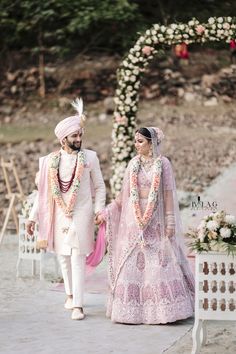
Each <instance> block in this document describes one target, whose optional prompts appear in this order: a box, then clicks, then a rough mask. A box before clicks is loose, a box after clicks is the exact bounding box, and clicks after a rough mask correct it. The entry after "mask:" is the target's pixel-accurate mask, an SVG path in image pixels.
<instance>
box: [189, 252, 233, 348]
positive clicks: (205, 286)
mask: <svg viewBox="0 0 236 354" xmlns="http://www.w3.org/2000/svg"><path fill="white" fill-rule="evenodd" d="M195 264H196V269H195V274H196V279H195V284H196V296H195V323H194V327H193V332H192V338H193V348H192V353H191V354H198V353H200V348H201V345H205V344H206V340H207V324H208V323H210V322H212V321H224V322H225V321H227V323H230V322H228V321H235V322H236V258H235V257H233V256H228V255H227V254H226V253H219V252H208V253H207V252H204V253H201V254H196V259H195Z"/></svg>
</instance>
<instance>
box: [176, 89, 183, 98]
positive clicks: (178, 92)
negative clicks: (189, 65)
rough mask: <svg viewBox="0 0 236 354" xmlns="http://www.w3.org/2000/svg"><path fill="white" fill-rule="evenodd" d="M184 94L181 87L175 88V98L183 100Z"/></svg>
mask: <svg viewBox="0 0 236 354" xmlns="http://www.w3.org/2000/svg"><path fill="white" fill-rule="evenodd" d="M184 94H185V91H184V89H183V88H182V87H178V88H177V96H178V97H180V98H183V97H184Z"/></svg>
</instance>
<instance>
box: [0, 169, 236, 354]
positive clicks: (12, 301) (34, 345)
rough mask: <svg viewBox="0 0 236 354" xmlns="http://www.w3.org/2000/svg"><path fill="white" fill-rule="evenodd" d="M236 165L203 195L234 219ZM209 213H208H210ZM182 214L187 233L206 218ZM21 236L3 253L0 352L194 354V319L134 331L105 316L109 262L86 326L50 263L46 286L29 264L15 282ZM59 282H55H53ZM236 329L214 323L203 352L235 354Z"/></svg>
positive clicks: (97, 281) (91, 282)
mask: <svg viewBox="0 0 236 354" xmlns="http://www.w3.org/2000/svg"><path fill="white" fill-rule="evenodd" d="M235 180H236V165H233V166H232V167H231V168H230V169H227V170H226V171H225V172H224V173H223V174H222V175H221V176H219V177H218V178H217V179H216V180H215V181H214V183H213V184H212V185H211V186H210V187H209V188H208V189H207V190H206V191H205V192H204V193H203V194H201V200H203V201H210V202H212V201H216V202H217V203H218V210H220V209H222V208H224V209H226V210H227V211H228V212H232V213H234V214H235V207H236V199H235V197H234V190H235ZM208 212H209V211H208ZM204 213H207V211H205V212H201V211H193V210H191V207H190V205H189V206H188V207H187V208H186V209H184V210H183V211H182V217H183V222H184V226H185V229H186V227H187V226H188V225H190V224H191V225H196V224H197V223H198V220H199V219H200V218H201V216H202V214H204ZM17 252H18V250H17V237H16V236H15V235H5V238H4V240H3V244H2V245H1V248H0V279H1V281H0V353H2V354H10V353H22V354H28V353H32V352H34V353H37V354H38V353H44V354H54V353H58V354H64V353H67V352H70V353H71V354H73V353H81V354H82V353H83V354H84V353H86V354H87V353H88V354H90V353H91V354H93V353H96V354H107V353H112V354H123V353H129V354H133V353H135V354H154V353H155V354H161V353H165V354H190V353H191V347H192V341H191V329H192V325H193V319H188V320H186V321H179V322H177V323H173V324H169V325H159V326H144V325H139V326H134V325H121V324H114V323H112V322H111V321H110V320H109V319H107V318H106V317H105V302H106V294H105V292H106V284H105V267H106V264H105V262H104V263H103V264H102V265H101V266H100V267H99V269H98V270H97V272H96V273H95V274H93V275H90V276H89V277H88V279H87V283H86V294H85V311H86V314H87V317H86V319H85V320H84V321H81V322H79V321H72V320H71V319H70V311H66V310H64V309H63V302H64V294H63V292H62V286H61V285H58V284H56V283H55V282H54V281H55V279H56V275H55V274H54V276H52V270H53V263H52V259H50V258H49V259H47V264H46V271H47V270H48V271H49V273H47V274H46V280H45V281H39V279H38V278H31V277H30V269H29V266H30V265H29V263H27V261H25V262H24V263H23V269H22V274H23V275H24V276H23V277H21V278H16V261H17ZM53 279H54V280H53ZM235 335H236V327H235V326H233V325H232V324H230V325H229V326H226V325H225V324H224V325H222V324H221V323H219V324H217V325H216V324H212V325H209V329H208V342H207V345H206V346H205V347H204V348H202V351H201V353H202V354H206V353H212V354H213V353H215V354H222V353H228V354H233V353H235V352H236V340H235Z"/></svg>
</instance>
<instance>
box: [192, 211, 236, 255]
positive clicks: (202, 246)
mask: <svg viewBox="0 0 236 354" xmlns="http://www.w3.org/2000/svg"><path fill="white" fill-rule="evenodd" d="M187 236H188V237H190V239H191V241H190V242H189V246H190V248H191V249H192V250H195V251H197V252H199V253H200V252H202V251H217V252H227V253H228V254H233V255H236V217H235V216H234V215H231V214H226V212H225V211H223V210H222V211H220V212H217V213H212V214H210V215H208V216H207V217H204V218H203V219H202V221H201V223H200V224H199V226H198V228H197V229H196V230H195V229H190V231H189V232H188V233H187Z"/></svg>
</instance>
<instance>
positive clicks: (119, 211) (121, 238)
mask: <svg viewBox="0 0 236 354" xmlns="http://www.w3.org/2000/svg"><path fill="white" fill-rule="evenodd" d="M149 129H152V128H149ZM154 143H155V141H154ZM161 159H162V173H161V181H160V186H159V190H158V197H157V202H156V204H155V208H154V211H153V214H152V217H151V220H150V222H149V223H148V225H147V227H146V228H145V230H144V232H143V239H144V245H143V243H142V242H140V229H139V227H138V225H137V222H136V219H135V217H134V210H133V205H132V200H131V197H130V166H131V164H132V160H131V161H130V163H129V165H128V167H127V170H126V173H125V177H124V180H123V188H122V191H121V193H120V195H119V196H118V197H117V198H116V200H115V201H113V202H112V203H111V204H110V205H108V207H107V208H106V237H107V242H108V263H109V264H108V269H109V273H108V280H109V297H108V304H107V316H108V317H110V318H111V320H112V321H114V322H120V323H130V324H161V323H167V322H174V321H176V320H180V319H185V318H188V317H190V316H192V315H193V308H194V279H193V275H192V273H191V270H190V267H189V264H188V261H187V258H186V256H185V254H184V245H183V243H182V241H181V240H182V237H181V223H180V217H179V208H178V202H177V197H176V188H175V181H174V177H173V173H172V168H171V164H170V161H169V160H168V159H167V158H166V157H161ZM152 174H153V167H151V168H150V169H149V170H147V171H146V170H145V169H144V167H143V166H140V170H139V172H138V191H139V201H140V207H141V211H142V212H144V210H145V208H146V205H147V200H148V199H147V197H148V191H149V189H150V186H151V181H152ZM170 214H171V215H172V216H173V217H174V224H175V225H174V227H175V233H174V236H173V237H171V238H169V237H167V236H166V233H165V230H166V226H167V225H166V223H167V221H168V215H170Z"/></svg>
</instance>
